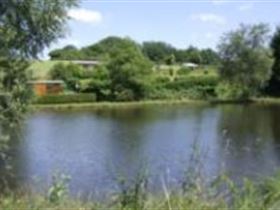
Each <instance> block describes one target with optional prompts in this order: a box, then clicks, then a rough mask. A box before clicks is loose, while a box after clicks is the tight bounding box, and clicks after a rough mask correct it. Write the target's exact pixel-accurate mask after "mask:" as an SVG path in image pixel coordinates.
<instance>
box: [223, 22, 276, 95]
mask: <svg viewBox="0 0 280 210" xmlns="http://www.w3.org/2000/svg"><path fill="white" fill-rule="evenodd" d="M268 32H269V27H268V26H267V25H265V24H258V25H241V26H240V27H239V28H238V29H237V30H236V31H231V32H229V33H227V34H225V35H224V36H223V38H222V40H221V43H220V44H219V46H218V48H219V53H220V57H221V66H220V68H219V73H220V76H221V79H222V81H223V83H222V84H221V85H222V86H224V87H226V88H222V87H221V86H220V87H219V88H218V90H220V91H219V94H220V96H223V93H224V91H229V92H230V91H231V87H233V92H234V93H236V94H228V93H226V94H224V96H230V97H231V98H238V99H247V98H248V97H250V96H252V95H255V94H256V93H257V91H258V90H260V88H261V87H263V86H264V85H265V83H266V82H267V80H268V79H269V77H270V69H271V64H272V61H271V58H270V55H269V51H268V48H267V40H268Z"/></svg>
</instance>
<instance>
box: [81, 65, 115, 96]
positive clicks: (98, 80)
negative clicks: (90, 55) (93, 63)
mask: <svg viewBox="0 0 280 210" xmlns="http://www.w3.org/2000/svg"><path fill="white" fill-rule="evenodd" d="M81 91H82V92H93V93H95V94H96V97H97V101H104V100H110V96H111V79H110V74H109V71H108V69H107V68H106V67H105V66H103V65H101V66H97V67H95V68H94V70H93V73H92V76H91V77H90V79H89V80H88V82H86V84H84V85H83V83H82V84H81Z"/></svg>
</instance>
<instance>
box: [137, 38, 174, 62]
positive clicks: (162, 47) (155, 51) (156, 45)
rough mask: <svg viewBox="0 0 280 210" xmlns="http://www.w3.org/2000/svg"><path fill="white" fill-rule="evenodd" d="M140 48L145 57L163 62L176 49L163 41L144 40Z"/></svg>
mask: <svg viewBox="0 0 280 210" xmlns="http://www.w3.org/2000/svg"><path fill="white" fill-rule="evenodd" d="M142 50H143V53H144V55H145V56H147V58H149V59H150V60H151V61H153V62H156V63H164V62H165V59H166V58H167V57H169V56H170V55H172V54H175V53H176V49H175V48H174V47H173V46H171V45H170V44H167V43H165V42H153V41H151V42H144V43H143V45H142Z"/></svg>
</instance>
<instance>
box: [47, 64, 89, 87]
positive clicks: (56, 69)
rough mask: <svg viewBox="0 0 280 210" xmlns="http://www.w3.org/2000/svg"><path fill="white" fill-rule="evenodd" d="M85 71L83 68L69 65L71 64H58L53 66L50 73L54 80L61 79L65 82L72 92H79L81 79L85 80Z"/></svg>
mask: <svg viewBox="0 0 280 210" xmlns="http://www.w3.org/2000/svg"><path fill="white" fill-rule="evenodd" d="M84 72H85V70H84V69H83V67H81V66H79V65H77V64H73V63H69V64H63V63H58V64H56V65H54V66H53V68H52V69H51V71H50V77H51V78H52V79H59V80H63V81H64V82H65V83H66V85H67V88H68V89H70V90H76V91H77V90H79V86H80V84H79V79H81V78H84V77H85V76H84V74H85V73H84Z"/></svg>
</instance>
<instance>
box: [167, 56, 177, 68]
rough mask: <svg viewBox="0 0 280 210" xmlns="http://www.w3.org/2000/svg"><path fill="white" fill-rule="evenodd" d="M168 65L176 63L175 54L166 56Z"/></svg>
mask: <svg viewBox="0 0 280 210" xmlns="http://www.w3.org/2000/svg"><path fill="white" fill-rule="evenodd" d="M165 63H166V65H174V64H175V63H176V58H175V56H174V54H171V55H169V56H168V57H166V58H165Z"/></svg>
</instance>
